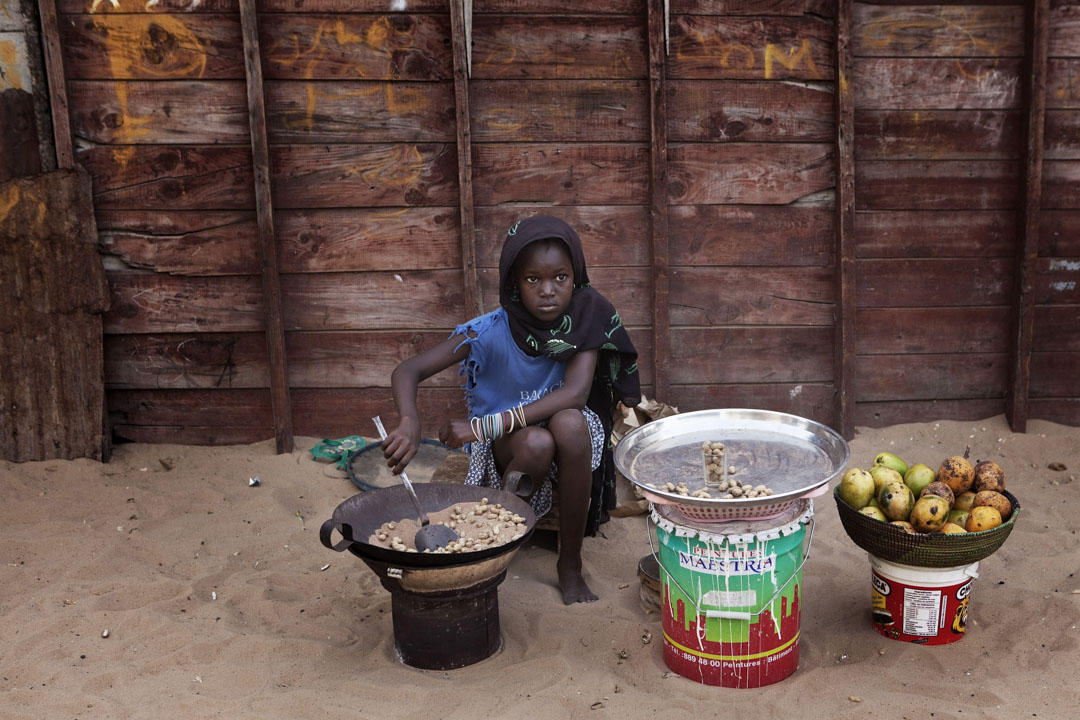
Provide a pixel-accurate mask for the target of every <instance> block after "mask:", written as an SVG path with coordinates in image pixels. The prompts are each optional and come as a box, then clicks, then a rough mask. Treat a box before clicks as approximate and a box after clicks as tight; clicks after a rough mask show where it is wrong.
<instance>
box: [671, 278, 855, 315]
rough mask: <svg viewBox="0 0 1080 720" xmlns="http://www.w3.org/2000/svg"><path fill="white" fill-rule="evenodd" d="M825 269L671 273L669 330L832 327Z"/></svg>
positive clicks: (831, 301) (830, 289)
mask: <svg viewBox="0 0 1080 720" xmlns="http://www.w3.org/2000/svg"><path fill="white" fill-rule="evenodd" d="M835 293H836V287H835V283H834V282H833V271H832V268H830V267H820V268H818V267H797V268H768V267H762V268H674V269H673V270H672V273H671V324H672V326H688V325H705V326H714V325H736V324H738V325H766V324H767V325H827V326H830V327H831V326H832V324H833V321H834V317H833V314H834V312H835V305H834V302H835Z"/></svg>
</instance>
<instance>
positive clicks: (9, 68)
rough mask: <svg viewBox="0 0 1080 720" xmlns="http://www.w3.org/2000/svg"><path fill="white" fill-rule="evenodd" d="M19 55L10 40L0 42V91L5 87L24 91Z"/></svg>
mask: <svg viewBox="0 0 1080 720" xmlns="http://www.w3.org/2000/svg"><path fill="white" fill-rule="evenodd" d="M20 64H21V63H20V62H19V53H18V48H17V47H16V46H15V43H14V42H13V41H11V40H0V90H2V89H3V88H4V86H5V85H6V86H7V87H9V88H14V89H15V90H26V89H28V88H24V87H23V84H22V75H23V73H22V71H21V70H20V67H19V66H20Z"/></svg>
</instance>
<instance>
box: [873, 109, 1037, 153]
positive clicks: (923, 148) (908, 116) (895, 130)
mask: <svg viewBox="0 0 1080 720" xmlns="http://www.w3.org/2000/svg"><path fill="white" fill-rule="evenodd" d="M1020 126H1021V117H1020V113H1019V111H1015V110H858V111H856V113H855V153H856V155H858V157H859V159H860V160H1012V159H1015V158H1017V157H1018V156H1019V148H1020V145H1019V143H1020Z"/></svg>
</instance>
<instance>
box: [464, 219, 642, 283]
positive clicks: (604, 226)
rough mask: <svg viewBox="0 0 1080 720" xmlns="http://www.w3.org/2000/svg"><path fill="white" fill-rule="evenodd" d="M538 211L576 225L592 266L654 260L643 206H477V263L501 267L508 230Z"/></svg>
mask: <svg viewBox="0 0 1080 720" xmlns="http://www.w3.org/2000/svg"><path fill="white" fill-rule="evenodd" d="M537 214H543V215H553V216H555V217H558V218H559V219H561V220H563V221H565V222H566V223H567V224H568V225H570V227H572V228H574V230H575V231H576V232H577V234H578V237H580V238H581V247H582V250H583V251H584V253H585V265H586V267H588V268H590V269H591V268H593V267H599V266H602V265H616V266H638V267H640V266H647V265H649V264H650V263H651V262H652V258H651V256H650V254H649V243H648V241H647V239H646V237H645V228H646V227H647V223H648V222H649V219H648V210H647V209H646V208H645V207H643V206H640V205H614V206H612V205H609V206H576V207H575V206H561V207H560V206H552V207H545V208H537V207H536V206H534V205H521V206H514V205H499V206H496V207H478V208H477V209H476V263H477V265H478V266H479V267H485V268H498V266H499V255H500V254H501V253H502V247H503V243H504V242H505V241H506V232H507V230H508V229H509V228H510V227H512V226H513V225H514V223H516V222H517V221H518V220H521V219H524V218H527V217H531V216H533V215H537ZM590 272H591V270H590Z"/></svg>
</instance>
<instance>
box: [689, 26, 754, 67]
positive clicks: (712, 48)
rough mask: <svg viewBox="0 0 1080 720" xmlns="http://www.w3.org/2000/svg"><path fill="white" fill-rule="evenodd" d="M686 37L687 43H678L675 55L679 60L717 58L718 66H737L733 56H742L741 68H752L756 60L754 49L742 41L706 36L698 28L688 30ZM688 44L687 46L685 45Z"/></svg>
mask: <svg viewBox="0 0 1080 720" xmlns="http://www.w3.org/2000/svg"><path fill="white" fill-rule="evenodd" d="M686 37H688V38H689V39H690V42H689V43H682V42H680V43H679V44H678V47H676V50H675V56H676V57H677V58H679V59H680V60H691V61H692V60H717V61H718V62H719V63H720V67H722V68H728V67H737V66H735V65H734V62H735V58H738V57H742V58H743V61H742V62H743V65H742V68H741V69H743V70H753V69H754V65H755V63H756V60H755V58H754V51H753V50H752V49H750V48H749V47H747V46H746V45H743V44H742V43H729V42H725V41H724V40H721V39H720V38H706V37H705V36H704V35H702V34H701V32H700V31H698V30H689V31H688V32H687V33H686ZM687 44H689V48H686V47H685V46H686V45H687Z"/></svg>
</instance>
